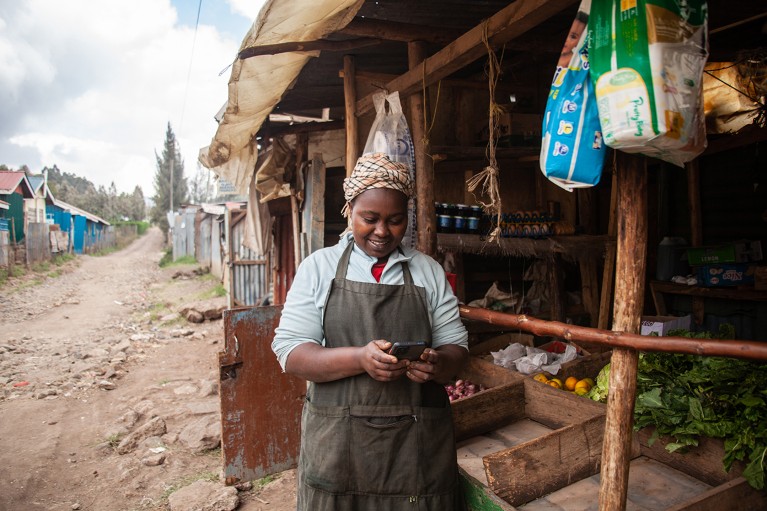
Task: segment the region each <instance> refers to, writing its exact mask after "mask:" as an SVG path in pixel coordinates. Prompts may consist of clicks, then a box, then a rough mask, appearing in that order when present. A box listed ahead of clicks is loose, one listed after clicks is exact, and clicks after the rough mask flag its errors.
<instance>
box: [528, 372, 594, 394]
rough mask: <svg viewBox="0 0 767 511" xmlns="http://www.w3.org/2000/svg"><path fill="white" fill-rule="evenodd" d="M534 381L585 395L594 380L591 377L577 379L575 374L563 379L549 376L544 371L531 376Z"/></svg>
mask: <svg viewBox="0 0 767 511" xmlns="http://www.w3.org/2000/svg"><path fill="white" fill-rule="evenodd" d="M533 379H534V380H535V381H539V382H541V383H545V384H546V385H551V386H552V387H554V388H555V389H561V390H565V391H567V392H570V393H572V394H575V395H577V396H585V395H586V394H588V393H589V391H590V390H591V389H592V388H593V387H594V380H592V379H591V378H583V379H580V380H579V379H578V378H576V377H575V376H568V377H567V378H566V379H565V380H564V381H562V379H561V378H557V377H553V378H549V377H548V376H546V374H545V373H538V374H536V375H535V376H533Z"/></svg>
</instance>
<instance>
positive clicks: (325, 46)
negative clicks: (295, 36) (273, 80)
mask: <svg viewBox="0 0 767 511" xmlns="http://www.w3.org/2000/svg"><path fill="white" fill-rule="evenodd" d="M377 44H381V41H380V40H378V39H365V38H362V39H349V40H346V41H326V40H324V39H320V40H317V41H303V42H287V43H277V44H264V45H261V46H251V47H250V48H245V49H244V50H242V51H240V53H239V54H238V55H237V56H238V57H239V58H240V59H242V60H245V59H249V58H251V57H258V56H259V55H277V54H278V53H290V52H304V51H349V50H355V49H357V48H364V47H366V46H374V45H377Z"/></svg>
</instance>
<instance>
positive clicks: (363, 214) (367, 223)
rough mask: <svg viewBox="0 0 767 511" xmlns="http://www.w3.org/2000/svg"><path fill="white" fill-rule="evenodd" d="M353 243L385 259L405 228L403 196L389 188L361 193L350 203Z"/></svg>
mask: <svg viewBox="0 0 767 511" xmlns="http://www.w3.org/2000/svg"><path fill="white" fill-rule="evenodd" d="M351 219H352V234H354V242H355V243H356V244H357V246H358V247H360V248H361V249H362V250H364V251H365V253H366V254H367V255H369V256H371V257H376V258H378V259H385V258H387V257H388V256H389V254H391V253H392V252H393V251H394V250H395V249H396V248H397V247H398V246H399V244H400V242H401V241H402V237H403V236H405V230H406V229H407V197H406V196H405V194H404V193H402V192H399V191H397V190H392V189H389V188H373V189H371V190H365V191H364V192H362V193H361V194H359V195H358V196H357V197H355V198H354V200H353V201H352V202H351Z"/></svg>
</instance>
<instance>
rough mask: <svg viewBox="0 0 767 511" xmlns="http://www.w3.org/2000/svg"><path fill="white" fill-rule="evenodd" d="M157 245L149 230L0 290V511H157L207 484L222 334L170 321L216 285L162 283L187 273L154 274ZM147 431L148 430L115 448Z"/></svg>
mask: <svg viewBox="0 0 767 511" xmlns="http://www.w3.org/2000/svg"><path fill="white" fill-rule="evenodd" d="M162 243H163V240H162V234H161V233H160V232H159V230H157V229H153V230H150V232H149V233H147V234H146V235H145V236H143V237H141V238H139V239H137V240H136V241H134V242H133V243H132V244H131V245H130V246H129V247H127V248H126V249H124V250H121V251H119V252H115V253H113V254H110V255H108V256H103V257H91V256H80V257H78V258H77V262H75V263H69V264H68V265H67V267H66V271H65V272H64V273H63V274H62V275H60V276H58V277H56V278H48V279H46V280H45V281H44V282H43V283H41V284H38V285H33V286H27V287H24V286H16V287H15V288H10V289H9V288H3V289H0V511H17V510H19V511H22V510H23V511H38V510H39V511H43V510H45V511H51V510H73V509H81V510H99V511H100V510H107V509H109V510H151V509H168V508H169V504H168V497H169V495H170V494H171V493H173V491H174V490H177V489H179V488H182V487H184V486H186V485H188V484H190V483H192V482H194V481H195V480H199V479H203V480H208V481H218V479H219V474H220V471H221V454H220V449H219V448H216V447H215V444H216V442H217V438H216V437H215V435H216V434H218V438H220V423H219V414H218V406H219V398H218V375H217V367H216V354H217V351H218V350H219V349H220V345H221V342H222V340H223V332H222V324H221V321H220V320H218V321H208V322H205V323H201V324H192V323H188V322H186V321H185V320H183V319H182V318H177V314H175V311H177V310H178V309H179V308H180V306H181V305H183V304H184V303H188V302H190V301H194V300H203V299H204V298H207V296H208V295H207V294H206V293H207V292H209V291H210V289H212V288H213V287H214V285H215V284H216V282H215V281H214V280H213V279H210V278H206V277H196V278H186V279H173V278H172V276H173V274H174V273H176V272H178V271H179V270H184V269H186V270H190V269H193V268H194V267H188V268H184V267H172V268H166V269H161V268H160V267H159V265H158V261H159V260H160V258H161V256H162ZM148 423H152V424H153V425H156V424H160V423H161V424H162V425H163V427H162V430H159V431H155V432H154V433H152V434H147V435H143V436H140V437H137V438H138V439H137V440H136V445H135V446H125V445H124V444H125V442H126V441H127V439H129V438H131V437H133V436H135V435H136V434H137V433H136V431H138V430H141V429H142V427H145V425H146V424H148ZM121 451H122V454H120V453H119V452H121ZM294 484H295V479H294V473H293V471H288V472H285V473H283V474H280V476H279V477H278V478H277V480H276V481H274V482H271V483H270V484H268V485H267V486H265V487H263V488H258V487H257V488H256V489H254V490H252V491H245V492H240V494H239V498H240V500H241V504H240V506H239V507H238V509H241V510H243V509H244V510H247V511H256V510H259V509H264V510H266V509H269V510H274V511H287V510H289V509H295V492H294Z"/></svg>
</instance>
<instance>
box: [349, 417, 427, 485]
mask: <svg viewBox="0 0 767 511" xmlns="http://www.w3.org/2000/svg"><path fill="white" fill-rule="evenodd" d="M417 427H418V426H417V423H416V420H415V417H414V416H413V415H376V416H361V415H353V416H352V417H351V428H350V429H351V453H350V460H349V461H350V465H349V468H350V474H349V486H350V490H351V491H356V492H360V493H370V494H378V495H382V494H388V495H415V494H416V488H417V485H418V481H417V479H416V475H417V473H418V468H417V465H418V456H417V449H418V445H417V432H416V429H417Z"/></svg>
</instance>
